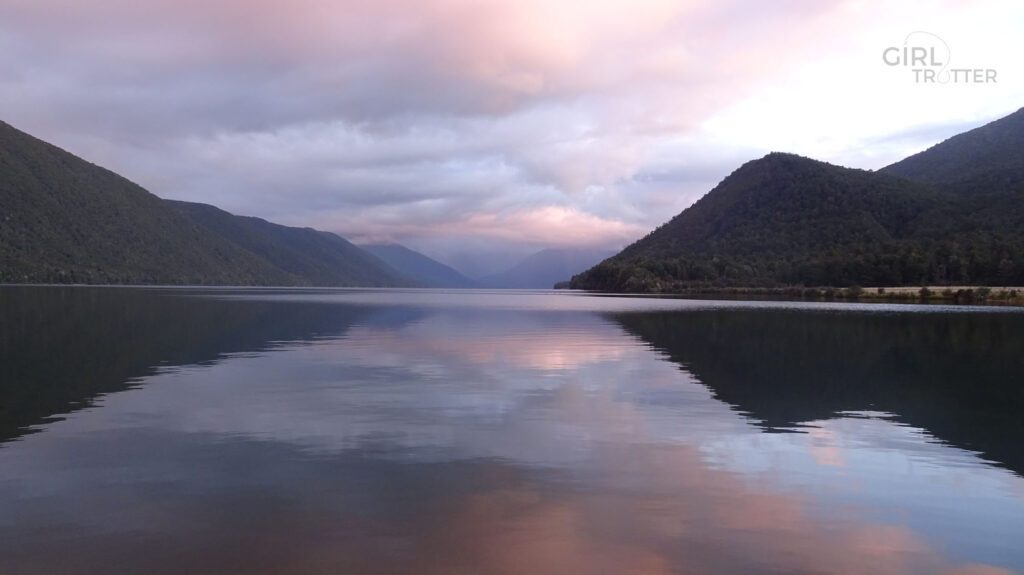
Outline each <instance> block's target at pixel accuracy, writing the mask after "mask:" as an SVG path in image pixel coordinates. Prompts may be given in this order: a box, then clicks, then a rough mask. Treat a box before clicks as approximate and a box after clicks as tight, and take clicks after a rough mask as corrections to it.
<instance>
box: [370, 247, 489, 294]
mask: <svg viewBox="0 0 1024 575" xmlns="http://www.w3.org/2000/svg"><path fill="white" fill-rule="evenodd" d="M359 247H360V248H362V249H364V250H366V251H367V252H369V253H371V254H373V255H374V256H376V257H377V258H378V259H380V260H381V261H383V262H384V263H386V264H387V265H389V266H391V267H392V268H394V269H395V270H397V271H398V272H399V273H401V274H402V275H403V276H405V277H407V278H410V279H412V280H413V281H415V282H416V284H417V285H419V286H421V287H435V288H471V287H476V283H475V282H473V280H471V279H469V278H467V277H466V276H464V275H462V274H461V273H459V272H458V271H456V270H455V269H454V268H451V267H449V266H446V265H444V264H443V263H441V262H439V261H437V260H434V259H431V258H429V257H427V256H425V255H423V254H421V253H420V252H417V251H414V250H411V249H409V248H407V247H405V246H403V245H399V244H372V245H362V246H359Z"/></svg>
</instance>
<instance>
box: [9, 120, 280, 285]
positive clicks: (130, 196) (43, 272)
mask: <svg viewBox="0 0 1024 575" xmlns="http://www.w3.org/2000/svg"><path fill="white" fill-rule="evenodd" d="M0 210H2V211H0V281H3V282H37V283H38V282H81V283H168V284H192V283H235V284H280V283H292V282H293V278H291V277H289V276H288V274H286V273H284V272H283V271H282V270H279V269H276V268H274V267H273V266H272V265H270V264H269V263H268V262H266V261H263V260H261V259H260V258H258V257H256V256H255V255H253V254H250V253H248V252H246V251H245V250H243V249H241V248H239V247H238V246H235V245H233V244H231V243H230V242H227V241H225V240H223V239H222V238H219V237H217V236H216V235H215V234H213V233H211V232H209V231H208V230H206V229H205V228H203V227H202V226H200V225H199V224H197V223H195V222H193V221H191V220H189V219H188V218H187V217H185V216H183V215H182V214H180V213H178V212H177V211H175V210H173V209H171V208H169V207H168V206H167V205H166V204H164V202H163V201H162V200H160V198H158V197H156V196H154V195H153V194H150V193H149V192H147V191H146V190H144V189H142V188H141V187H139V186H137V185H135V184H133V183H132V182H129V181H128V180H126V179H124V178H122V177H121V176H118V175H117V174H115V173H113V172H110V171H108V170H105V169H103V168H101V167H98V166H95V165H93V164H90V163H88V162H86V161H84V160H82V159H80V158H77V157H75V156H73V155H71V154H69V153H67V152H65V151H63V150H61V149H59V148H57V147H55V146H52V145H50V144H47V143H46V142H43V141H41V140H38V139H36V138H33V137H32V136H29V135H28V134H25V133H24V132H21V131H18V130H16V129H15V128H13V127H11V126H10V125H8V124H5V123H2V122H0Z"/></svg>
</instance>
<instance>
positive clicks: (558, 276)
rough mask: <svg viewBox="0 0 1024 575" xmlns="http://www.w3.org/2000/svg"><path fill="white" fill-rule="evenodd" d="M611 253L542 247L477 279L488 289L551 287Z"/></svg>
mask: <svg viewBox="0 0 1024 575" xmlns="http://www.w3.org/2000/svg"><path fill="white" fill-rule="evenodd" d="M609 255H611V254H610V253H609V252H608V251H606V250H595V249H544V250H541V251H539V252H537V253H535V254H533V255H531V256H529V257H527V258H526V259H524V260H523V261H521V262H519V263H518V264H516V265H514V266H512V267H511V268H510V269H508V270H506V271H504V272H502V273H500V274H496V275H491V276H487V277H484V278H481V279H480V284H481V285H482V286H484V287H491V288H518V289H551V288H552V287H554V285H555V284H556V283H558V282H562V281H567V280H568V279H569V278H571V277H572V276H573V274H576V273H579V272H581V271H583V270H585V269H587V268H589V267H590V266H592V265H594V264H595V263H597V262H599V261H601V260H602V259H604V258H606V257H608V256H609Z"/></svg>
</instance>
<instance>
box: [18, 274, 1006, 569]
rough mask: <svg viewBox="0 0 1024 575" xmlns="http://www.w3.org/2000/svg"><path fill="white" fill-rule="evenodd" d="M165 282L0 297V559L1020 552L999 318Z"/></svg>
mask: <svg viewBox="0 0 1024 575" xmlns="http://www.w3.org/2000/svg"><path fill="white" fill-rule="evenodd" d="M195 293H197V292H187V293H184V294H183V293H181V292H177V291H169V292H164V291H150V290H135V291H131V290H109V291H107V292H104V295H102V296H97V295H89V296H82V295H80V294H78V293H74V290H72V293H71V295H67V294H62V295H60V296H59V297H60V298H85V299H86V300H87V301H92V303H83V301H82V300H81V299H79V300H78V301H75V302H73V305H70V306H69V309H67V310H66V312H65V313H56V312H53V313H50V312H47V310H48V309H51V306H49V305H47V304H46V303H45V301H44V300H45V299H46V298H48V297H51V296H49V295H38V294H36V295H32V296H31V297H34V298H40V299H39V300H38V301H37V305H38V307H37V308H36V309H35V310H34V311H33V308H32V307H31V306H29V307H24V306H21V307H18V310H20V311H18V312H17V313H20V314H22V315H21V316H15V315H8V314H13V313H14V312H12V307H15V306H7V307H5V308H4V310H5V311H4V313H5V316H4V319H5V320H7V319H9V318H12V317H20V318H21V319H19V321H18V322H16V323H10V322H7V321H5V322H4V324H3V326H4V327H3V329H2V330H0V331H4V332H6V333H5V335H4V339H3V340H2V341H3V342H4V347H3V348H0V349H2V350H3V354H4V357H3V359H4V362H3V363H4V364H5V368H4V369H5V371H3V372H2V373H3V376H2V377H3V379H2V380H0V381H2V383H3V386H4V387H3V388H4V389H5V392H4V393H5V395H4V396H3V397H4V399H7V398H8V397H10V398H15V399H16V401H22V402H23V403H22V404H21V406H18V405H15V406H14V408H11V409H6V411H5V412H4V415H3V419H0V421H2V422H3V424H4V425H5V426H6V427H4V428H5V429H24V426H25V425H26V423H29V424H35V429H36V430H37V431H39V432H38V433H35V434H32V435H27V436H23V437H20V438H19V439H18V440H17V441H13V442H8V443H6V444H4V445H2V446H0V511H2V512H0V572H3V573H55V572H75V573H139V572H146V573H172V572H173V573H181V572H187V573H224V572H247V573H248V572H252V573H281V572H289V573H339V572H340V573H345V572H349V573H567V572H568V573H679V572H698V573H751V572H765V571H776V572H807V573H851V572H871V573H1005V572H1010V571H1012V570H1021V569H1022V568H1024V551H1022V550H1021V549H1020V548H1019V547H1020V546H1019V541H1020V540H1021V539H1022V537H1024V484H1022V479H1021V478H1020V476H1019V475H1016V474H1014V473H1013V472H1011V471H1008V470H1006V469H1000V468H998V467H995V466H993V465H991V464H990V463H989V462H987V461H986V460H985V459H982V458H980V457H979V456H978V455H977V454H976V453H974V452H972V451H970V450H966V449H960V448H958V447H957V446H960V447H965V446H969V447H973V448H974V449H976V450H978V451H984V454H985V457H987V458H989V459H992V460H997V461H1000V462H1001V463H1003V464H1005V465H1006V466H1008V467H1011V468H1013V461H1014V460H1013V457H1012V454H1009V452H1006V453H1005V454H1003V455H1002V457H1003V459H1000V457H1001V455H1000V454H1001V452H1000V451H999V449H998V443H991V442H989V443H985V442H986V441H989V438H992V437H995V436H996V435H998V433H997V431H1000V430H1001V431H1002V432H1003V433H1004V434H1005V435H1007V436H1011V437H1016V439H1018V440H1019V439H1020V437H1021V435H1020V432H1019V427H1014V426H1013V423H1014V422H1010V421H1008V420H1006V419H1004V416H1003V415H1001V410H1003V409H1006V408H1007V406H1006V405H988V404H986V401H997V400H998V401H1000V402H1013V401H1017V399H1018V398H1019V395H1014V391H1013V390H1014V389H1015V388H1014V387H1013V385H1012V382H1013V381H1020V378H1019V375H1020V374H1021V373H1022V372H1021V371H1020V369H1019V363H1014V361H1017V360H1016V359H1014V358H1012V357H1010V355H1008V354H1009V351H1010V350H1011V349H1012V344H1013V338H1015V337H1019V335H1018V334H1019V333H1020V331H1019V327H1018V325H1017V323H1015V322H1018V319H1017V316H1014V315H1012V314H991V315H985V316H976V315H973V314H968V315H958V316H955V317H951V316H946V315H941V314H940V315H929V316H928V319H925V318H923V316H921V314H911V318H909V319H907V318H903V319H900V318H898V317H897V318H894V317H889V316H881V315H864V314H852V313H821V312H813V313H812V312H800V311H795V310H785V311H782V310H776V311H771V310H758V309H753V310H743V309H730V310H724V309H723V310H714V309H706V308H705V307H699V308H696V309H691V310H687V311H686V312H674V313H667V312H658V313H636V314H615V315H612V316H605V315H600V314H595V313H590V312H579V311H566V310H560V309H558V307H557V305H554V304H551V303H545V304H544V306H542V309H523V307H524V306H523V305H522V304H521V303H520V304H516V303H515V302H511V303H509V302H504V303H502V305H496V306H495V308H494V309H487V308H486V306H483V305H472V306H467V307H460V306H459V305H458V301H451V300H447V302H445V301H444V299H443V298H441V303H443V304H444V305H435V304H434V303H431V304H430V305H419V304H413V303H410V302H409V301H407V300H406V301H402V300H400V299H399V300H398V301H396V302H395V305H385V304H383V303H382V302H381V301H376V302H374V303H373V304H364V303H359V304H358V305H356V302H353V301H352V300H351V299H350V298H347V297H338V296H336V294H332V293H327V294H321V293H317V294H315V297H314V298H312V301H316V302H317V303H310V301H306V300H303V298H302V297H301V293H297V292H288V293H286V294H285V295H284V297H282V298H277V297H276V296H275V295H274V294H262V295H260V296H259V297H250V295H251V294H248V293H245V294H237V295H241V296H244V297H235V295H232V296H231V297H230V298H229V299H227V300H225V299H211V298H207V297H193V294H195ZM111 294H112V295H111ZM3 295H4V296H5V298H6V296H7V294H3ZM108 295H111V297H109V298H108V297H107V296H108ZM19 297H20V296H19ZM24 297H28V296H24ZM367 297H369V296H367V295H366V294H365V293H360V295H359V296H358V298H364V299H365V298H367ZM380 297H382V298H385V300H386V298H387V297H390V296H387V295H385V296H380ZM416 297H421V296H419V295H417V296H416ZM438 297H439V296H438V295H436V294H430V298H433V299H434V300H437V298H438ZM503 297H510V296H507V295H505V296H503ZM89 298H99V300H89ZM154 298H156V299H157V300H159V304H158V307H160V308H162V310H156V309H152V308H153V307H155V306H157V302H156V300H155V299H154ZM100 300H102V301H100ZM4 301H5V302H10V301H11V300H9V299H5V300H4ZM531 305H532V304H531ZM581 305H583V304H579V303H573V304H572V305H569V306H567V307H569V308H573V307H578V306H581ZM601 305H602V306H604V305H606V304H605V303H602V304H601ZM616 305H620V306H621V305H622V304H621V302H620V303H618V304H616ZM631 305H632V304H631ZM637 305H638V309H643V305H644V304H643V303H640V304H637ZM659 305H661V304H659ZM89 306H93V307H92V308H89ZM525 307H529V306H525ZM72 308H73V309H72ZM89 309H92V311H83V310H89ZM118 310H120V312H119V311H118ZM33 314H42V315H38V316H37V317H38V318H39V320H40V322H41V323H39V324H38V326H39V329H41V330H42V331H45V332H48V333H46V334H40V333H35V334H33V333H32V332H33V329H32V328H31V325H32V322H31V318H32V317H33ZM46 314H49V315H46ZM771 314H777V315H776V316H772V315H771ZM919 316H921V317H919ZM147 318H148V319H147ZM917 320H921V321H922V324H921V325H920V327H918V326H917V325H916V324H915V321H917ZM152 322H156V323H152ZM161 322H167V323H168V325H167V326H165V327H166V329H164V330H154V327H155V326H159V325H161ZM1004 322H1006V323H1004ZM100 324H103V325H100ZM910 324H915V325H910ZM772 326H774V327H775V329H774V330H771V329H770V328H771V327H772ZM18 330H20V331H18ZM764 330H768V333H770V334H771V336H772V337H774V338H775V339H776V340H777V342H764V341H762V340H764V339H765V336H766V332H765V331H764ZM154 331H155V332H159V334H160V335H157V334H155V333H154ZM241 332H245V333H241ZM17 333H20V334H21V335H22V336H23V337H29V338H34V339H29V340H27V341H26V340H23V339H19V337H16V336H14V335H12V334H17ZM90 335H91V336H94V337H87V336H90ZM759 335H760V336H761V337H758V336H759ZM200 338H202V339H200ZM129 340H131V341H129ZM866 340H867V341H866ZM33 342H34V343H33ZM759 342H760V343H759ZM785 342H788V345H786V344H785ZM1000 342H1005V346H1006V347H1003V343H1000ZM122 344H123V345H122ZM844 346H845V347H846V348H847V349H850V350H854V352H855V353H858V357H860V358H862V359H861V361H859V362H851V361H850V360H849V359H847V358H844V356H843V355H842V354H841V353H840V352H839V350H841V349H842V348H843V347H844ZM929 346H932V347H931V348H929ZM55 349H63V350H66V353H65V354H64V355H63V356H61V357H62V359H61V360H60V361H54V360H53V358H54V350H55ZM800 349H804V350H806V355H805V354H802V353H800V352H799V350H800ZM928 349H937V350H940V351H941V352H942V355H943V357H941V358H940V357H936V354H934V353H931V354H930V353H929V351H928ZM1017 349H1020V347H1019V346H1018V348H1017ZM25 354H27V355H25ZM915 354H917V355H915ZM811 356H813V357H811ZM22 357H29V358H37V359H34V360H25V359H21V358H22ZM901 357H902V358H904V360H903V361H898V358H901ZM929 357H930V361H929ZM45 358H49V361H50V364H51V365H50V366H49V367H48V368H47V369H49V371H48V372H46V373H43V372H42V371H41V368H40V367H39V366H40V365H41V363H44V359H45ZM730 358H731V359H732V360H733V361H730ZM884 358H896V359H888V360H886V359H884ZM958 360H959V361H960V362H963V363H962V364H959V363H958ZM8 361H11V362H13V363H12V364H11V365H15V366H18V367H17V368H8V367H6V366H7V364H8ZM982 363H984V364H985V365H982ZM926 364H927V365H926ZM112 366H117V367H116V368H115V367H112ZM858 366H859V367H858ZM972 366H973V369H972ZM83 375H85V376H86V377H84V378H83V377H82V376H83ZM858 376H860V377H861V378H866V379H869V380H871V381H872V383H870V384H867V385H861V386H857V385H855V383H856V382H857V380H858ZM960 376H963V377H967V376H969V377H972V378H974V379H973V380H971V381H968V382H962V381H961V380H960V379H959V377H960ZM47 378H49V379H50V380H51V381H53V382H54V384H52V385H53V387H55V388H62V389H66V391H63V392H62V393H60V394H57V393H52V394H51V393H49V388H47V393H30V391H31V390H30V389H28V388H31V387H32V386H35V385H38V384H39V382H42V381H44V380H46V379H47ZM1007 378H1009V379H1007ZM77 381H86V382H91V383H87V384H84V383H83V384H78V383H75V382H77ZM129 381H131V384H129V383H128V382H129ZM928 381H935V382H937V383H935V384H933V385H932V387H929V386H928V384H927V382H928ZM815 382H822V383H821V385H824V386H827V387H828V388H829V389H831V390H832V391H831V392H830V393H826V392H823V391H822V392H820V393H810V396H809V397H805V395H804V394H805V392H811V391H821V390H820V389H812V388H814V383H815ZM972 382H973V383H974V385H977V384H979V383H981V384H985V385H988V386H995V385H999V384H1002V388H1003V391H1000V392H994V393H993V394H991V395H990V394H980V395H979V396H978V397H976V398H972V399H967V398H965V397H964V393H965V392H964V391H963V387H968V388H969V387H970V386H971V385H972ZM74 385H79V387H73V386H74ZM759 385H769V386H772V388H769V389H763V388H760V387H759ZM68 386H72V388H70V389H67V388H68ZM899 386H905V387H903V388H900V387H899ZM18 388H23V389H22V391H21V392H19V393H22V395H18V394H17V393H14V392H13V391H12V392H8V391H7V390H17V389H18ZM771 389H774V390H775V392H776V393H777V394H779V396H781V397H777V396H776V395H775V394H773V393H772V392H771ZM8 394H9V395H8ZM75 394H78V395H77V396H76V395H75ZM23 397H30V398H31V400H23V399H20V398H23ZM819 398H821V399H819ZM900 400H905V401H904V402H902V403H901V401H900ZM963 402H966V403H963ZM961 404H962V405H966V406H967V407H969V409H968V410H967V411H970V412H971V413H972V414H969V415H958V414H956V413H949V412H950V411H955V410H956V407H957V406H958V405H961ZM6 405H7V404H6V402H5V407H6ZM1017 405H1018V406H1019V404H1017ZM24 406H30V407H31V408H32V410H34V411H33V413H34V415H32V417H31V418H29V417H28V416H23V415H21V413H23V412H25V409H23V407H24ZM70 407H77V408H78V409H77V411H73V412H72V413H68V414H66V415H63V416H61V419H62V420H60V421H55V420H54V419H55V418H54V417H52V414H54V413H60V412H66V411H68V410H69V408H70ZM986 412H988V413H990V415H991V418H989V419H986V418H985V417H982V416H981V414H983V413H986ZM8 414H13V415H14V416H15V419H8ZM957 422H959V423H957ZM933 424H934V425H935V427H934V428H933V427H929V426H930V425H933ZM943 424H947V425H945V426H944V425H943ZM986 426H987V427H986ZM780 428H787V429H793V428H796V429H799V430H800V431H801V433H785V434H782V433H769V431H773V430H778V429H780ZM979 428H980V429H979ZM937 437H941V438H942V439H943V440H945V441H939V440H937V439H936V438H937ZM982 444H984V446H982ZM1003 445H1009V439H1007V441H1006V442H1004V443H1003ZM1018 471H1019V469H1018Z"/></svg>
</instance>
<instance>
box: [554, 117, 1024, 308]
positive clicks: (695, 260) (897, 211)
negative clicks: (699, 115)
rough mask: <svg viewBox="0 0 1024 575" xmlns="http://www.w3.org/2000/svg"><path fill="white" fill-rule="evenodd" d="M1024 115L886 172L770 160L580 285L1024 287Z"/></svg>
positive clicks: (577, 283) (580, 279)
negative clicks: (968, 285)
mask: <svg viewBox="0 0 1024 575" xmlns="http://www.w3.org/2000/svg"><path fill="white" fill-rule="evenodd" d="M1022 118H1024V114H1022V112H1016V113H1015V114H1012V115H1010V116H1008V117H1006V118H1003V119H1002V120H998V121H996V122H993V123H991V124H988V125H987V126H984V127H982V128H979V129H977V130H972V131H971V132H967V133H965V134H962V135H960V136H956V137H954V138H951V139H950V140H948V141H946V142H944V143H943V144H939V145H938V146H935V147H933V148H931V149H930V150H927V151H925V152H922V153H921V154H917V155H916V156H912V157H910V158H907V159H906V160H904V161H903V162H898V163H897V164H894V165H892V166H889V167H887V168H885V169H883V170H880V171H879V172H870V171H864V170H855V169H850V168H844V167H840V166H834V165H831V164H827V163H824V162H818V161H815V160H811V159H808V158H802V157H800V156H795V155H791V154H779V153H772V154H769V155H767V156H765V157H764V158H761V159H759V160H754V161H752V162H748V163H747V164H744V165H743V166H741V167H740V168H739V169H737V170H736V171H735V172H733V173H732V174H731V175H729V176H728V177H726V178H725V179H724V180H723V181H722V182H721V183H720V184H719V185H718V186H716V187H715V188H714V189H712V190H711V191H710V192H708V194H706V195H705V196H704V197H703V198H701V199H700V200H699V201H697V202H696V203H695V204H694V205H693V206H691V207H689V208H687V209H686V210H684V211H683V212H682V213H680V214H679V215H677V216H676V217H675V218H673V219H672V220H671V221H669V222H668V223H666V224H664V225H662V226H661V227H659V228H658V229H656V230H654V231H653V232H651V233H650V234H648V235H647V236H646V237H645V238H643V239H641V240H639V241H637V242H636V243H634V244H632V245H630V246H629V247H627V248H626V249H625V250H623V251H622V252H621V253H619V254H617V255H616V256H614V257H612V258H609V259H608V260H605V261H603V262H601V263H600V264H599V265H597V266H595V267H594V268H592V269H590V270H587V271H586V272H584V273H582V274H580V275H578V276H576V277H574V278H573V281H572V283H571V286H572V287H573V288H578V289H591V290H606V291H626V292H647V291H653V292H659V291H675V290H680V289H687V288H701V287H725V286H783V285H806V286H851V285H860V286H896V285H921V284H923V283H927V284H952V283H956V284H974V285H1021V284H1024V208H1022V206H1024V202H1022V201H1021V200H1022V199H1024V197H1022V193H1024V192H1022V183H1024V178H1022V175H1024V172H1022V171H1021V170H1020V166H1021V165H1024V146H1020V145H1019V144H1020V141H1021V138H1022V137H1024V119H1022ZM977 166H980V167H977Z"/></svg>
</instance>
